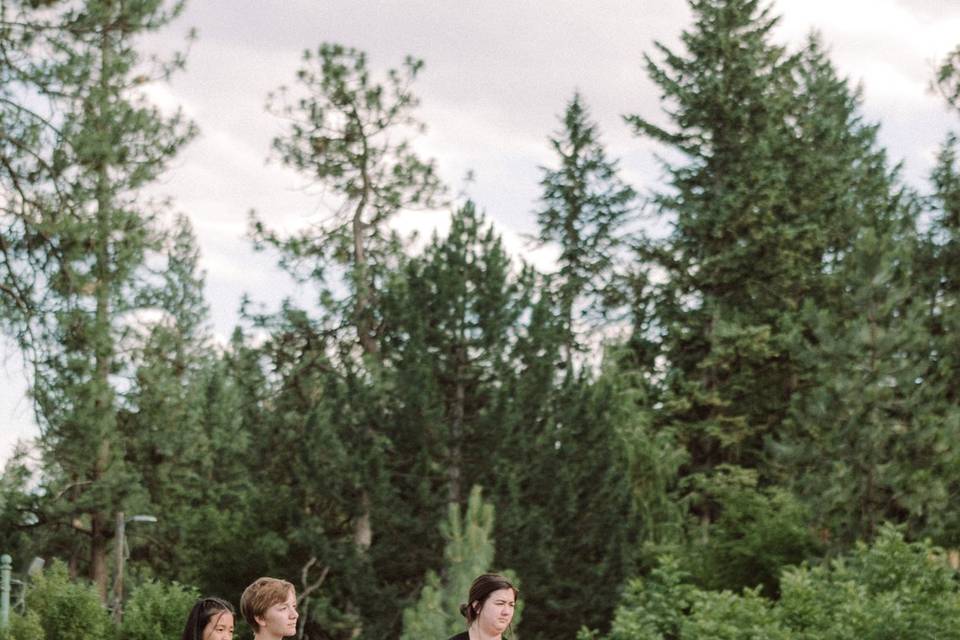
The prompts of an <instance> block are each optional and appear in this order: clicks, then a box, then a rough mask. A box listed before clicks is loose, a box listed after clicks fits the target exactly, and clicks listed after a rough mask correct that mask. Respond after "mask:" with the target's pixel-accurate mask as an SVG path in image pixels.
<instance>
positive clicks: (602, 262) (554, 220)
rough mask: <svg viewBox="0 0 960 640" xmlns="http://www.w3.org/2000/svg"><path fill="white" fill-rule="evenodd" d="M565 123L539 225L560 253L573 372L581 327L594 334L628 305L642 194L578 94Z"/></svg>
mask: <svg viewBox="0 0 960 640" xmlns="http://www.w3.org/2000/svg"><path fill="white" fill-rule="evenodd" d="M562 123H563V128H562V130H561V131H559V132H558V133H556V134H555V136H554V137H552V138H550V146H551V148H552V150H553V151H554V152H555V153H556V155H557V156H558V160H559V163H558V164H559V167H558V168H546V167H544V168H542V169H541V171H542V173H543V178H542V179H541V181H540V185H541V186H542V187H543V195H542V196H541V201H542V204H543V208H542V209H540V210H539V211H538V212H537V223H538V225H539V229H540V230H539V237H538V239H539V241H540V242H541V243H542V244H546V243H556V244H558V245H559V247H560V257H559V259H558V273H557V282H556V286H557V287H558V297H559V301H560V307H561V311H560V312H561V314H562V317H563V321H564V323H565V327H566V328H565V331H566V334H567V338H566V352H567V353H566V358H567V366H568V367H572V366H573V353H574V351H576V350H577V349H578V347H579V348H583V347H582V346H581V345H580V336H579V335H578V334H579V333H581V332H580V331H578V327H582V328H584V329H586V328H589V327H590V326H591V325H592V324H594V323H595V322H596V317H597V316H601V315H605V312H606V311H607V310H609V309H610V307H613V306H616V304H617V302H618V301H619V300H620V299H621V298H622V294H619V293H618V292H617V288H618V286H619V285H620V283H621V280H622V277H621V276H622V274H618V273H617V268H616V264H617V262H618V260H617V258H618V255H622V254H623V252H624V249H625V247H626V246H627V245H628V244H629V242H628V240H629V239H628V237H627V228H628V226H629V223H630V221H631V216H632V214H633V212H634V204H633V203H634V200H635V198H636V193H635V192H634V190H633V189H632V188H631V187H629V186H628V185H626V184H624V183H623V182H622V181H621V180H620V179H619V177H618V176H617V163H616V162H615V161H612V160H608V159H607V155H606V152H605V151H604V148H603V146H602V145H601V143H600V140H599V132H598V130H597V125H596V124H595V123H593V122H591V121H590V116H589V112H588V110H587V107H586V105H585V104H584V101H583V98H582V97H581V96H580V94H579V93H575V94H574V95H573V98H572V99H571V100H570V102H569V103H568V104H567V107H566V110H565V111H564V115H563V118H562ZM591 319H592V320H593V321H592V322H591V321H590V320H591Z"/></svg>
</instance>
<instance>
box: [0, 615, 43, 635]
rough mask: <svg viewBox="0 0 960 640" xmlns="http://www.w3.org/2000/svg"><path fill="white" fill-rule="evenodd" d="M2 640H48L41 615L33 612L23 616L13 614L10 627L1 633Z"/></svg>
mask: <svg viewBox="0 0 960 640" xmlns="http://www.w3.org/2000/svg"><path fill="white" fill-rule="evenodd" d="M0 640H46V636H45V635H44V632H43V625H41V624H40V615H39V614H38V613H37V612H36V611H32V610H31V611H27V612H26V613H25V614H23V615H20V614H19V613H16V612H12V613H11V614H10V626H9V627H8V628H7V629H5V630H3V631H0Z"/></svg>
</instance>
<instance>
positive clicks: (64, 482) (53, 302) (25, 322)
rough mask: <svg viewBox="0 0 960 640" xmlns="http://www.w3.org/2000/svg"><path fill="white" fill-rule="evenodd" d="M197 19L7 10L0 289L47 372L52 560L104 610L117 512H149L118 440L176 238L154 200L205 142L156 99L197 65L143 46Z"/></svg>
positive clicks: (97, 6) (171, 9) (17, 328)
mask: <svg viewBox="0 0 960 640" xmlns="http://www.w3.org/2000/svg"><path fill="white" fill-rule="evenodd" d="M182 6H183V5H182V3H181V2H164V1H162V0H150V1H148V2H134V3H123V2H114V1H112V0H85V1H82V2H75V3H74V2H71V3H55V4H53V5H51V6H49V7H48V6H43V7H41V6H38V5H36V4H35V3H26V4H24V3H5V4H4V16H3V18H4V23H3V26H4V31H5V36H7V37H5V38H3V45H2V46H3V49H4V53H5V55H4V56H3V57H2V59H3V62H2V64H0V66H2V70H0V81H2V83H3V86H2V89H0V92H2V95H4V96H5V98H6V99H4V100H3V102H2V111H3V113H2V115H0V118H2V120H3V122H4V130H5V136H4V139H5V141H4V143H3V144H2V146H0V156H2V162H0V165H2V166H3V170H2V171H0V180H2V181H3V185H4V193H5V194H9V197H5V198H4V206H3V209H2V211H0V216H2V224H3V225H4V234H5V235H4V237H5V243H7V242H8V243H9V244H8V245H7V246H8V250H7V254H6V255H7V258H8V259H6V260H4V261H3V264H2V270H3V272H2V274H0V280H3V281H4V282H6V283H8V284H12V288H10V289H9V290H10V291H12V292H16V293H15V295H12V296H5V300H4V304H5V305H7V304H10V303H12V304H11V309H15V310H16V312H15V313H13V314H11V315H9V316H5V318H4V320H5V322H8V323H9V328H10V329H11V330H12V331H13V332H14V334H15V335H16V336H17V337H18V339H19V342H20V346H21V347H22V348H23V350H24V351H25V353H27V354H28V361H29V362H30V363H31V365H32V372H31V373H32V374H33V375H32V387H31V395H32V398H33V400H34V401H35V409H36V413H37V416H36V417H37V421H38V423H39V425H40V429H41V438H40V439H39V445H40V448H41V452H42V455H43V463H44V464H43V477H42V480H41V482H42V488H43V495H44V496H45V499H44V500H43V501H42V504H40V505H39V506H38V510H39V511H40V512H41V513H39V514H37V518H38V520H41V521H42V522H44V523H48V524H49V525H50V527H51V528H56V533H52V534H51V537H53V536H58V537H59V531H73V532H75V533H74V537H72V539H70V537H66V536H63V537H62V538H65V539H59V540H57V541H56V544H54V545H52V546H53V547H54V548H53V549H52V551H54V552H59V553H62V554H63V555H64V556H69V557H71V560H72V561H73V562H74V563H75V564H76V565H78V566H81V567H82V570H83V571H84V572H86V573H87V574H88V575H90V576H91V577H92V578H93V580H94V583H95V584H96V586H97V589H98V591H99V593H100V595H101V597H105V596H106V591H107V560H106V555H107V546H108V541H109V540H110V538H111V537H112V536H113V532H112V523H113V517H114V514H115V513H116V512H117V511H122V510H123V509H124V505H133V504H137V503H142V500H143V493H142V491H141V486H140V483H139V482H138V478H137V477H136V475H137V473H136V469H134V468H132V467H131V466H129V465H128V464H126V463H125V460H124V456H123V452H124V449H125V447H126V445H127V444H128V443H127V442H126V441H125V438H124V437H123V434H122V433H121V430H120V429H119V428H118V421H119V414H120V413H121V412H122V411H123V409H125V408H126V407H125V403H124V401H123V396H122V390H123V388H124V387H125V383H129V381H130V376H131V375H132V369H133V367H134V363H133V362H132V361H131V357H130V356H131V354H133V353H136V350H134V349H131V348H130V347H131V341H133V336H134V333H135V330H134V325H135V319H136V318H137V316H138V315H139V314H138V312H141V311H143V310H144V309H146V308H149V307H151V306H152V304H153V302H154V301H153V300H152V298H151V296H149V295H148V294H147V292H148V291H149V290H150V289H151V286H149V285H150V283H152V282H153V281H154V280H155V274H153V273H151V272H150V269H149V263H150V260H151V258H153V257H155V256H157V255H158V252H159V250H160V249H161V245H162V242H163V239H164V233H165V229H164V228H163V225H162V224H161V223H160V220H159V215H160V213H161V211H162V204H163V203H161V202H157V201H154V200H150V199H149V198H147V197H145V196H144V194H143V192H144V190H145V189H146V188H148V187H149V186H150V185H151V184H152V183H154V182H155V181H156V180H157V178H158V177H159V176H160V175H161V174H162V172H163V171H164V170H165V169H166V167H167V166H168V165H169V163H170V161H171V160H172V159H173V157H174V156H175V155H176V153H177V151H178V149H179V148H180V147H182V146H183V145H184V144H186V142H187V141H188V140H189V139H190V138H191V137H192V136H193V134H194V128H193V126H192V125H191V124H190V123H189V122H187V120H186V119H185V118H184V116H183V114H182V113H180V112H177V113H175V114H173V115H165V114H162V113H161V112H160V111H159V109H157V108H155V107H154V106H152V105H151V104H150V103H149V102H148V101H147V99H146V95H145V93H144V88H143V85H144V83H145V82H149V81H160V80H164V79H166V78H168V77H169V76H170V74H171V73H173V72H174V71H175V70H176V69H178V68H179V67H181V66H182V57H181V56H179V55H176V54H175V55H174V56H173V57H172V58H171V59H170V60H169V61H166V62H165V61H163V60H159V59H158V60H155V61H154V60H151V61H149V62H147V61H145V60H144V57H143V56H142V55H141V53H140V51H139V50H138V49H137V47H135V46H132V43H133V42H134V41H137V40H139V39H140V38H141V37H142V36H143V34H145V33H149V32H152V31H156V30H158V29H159V28H161V27H162V26H163V25H165V24H166V23H168V22H169V21H170V20H172V19H173V18H174V17H176V16H177V15H178V14H179V12H180V11H181V10H182ZM8 11H9V12H8ZM38 114H44V115H38ZM8 124H9V129H8V127H7V125H8ZM8 130H9V132H10V136H11V137H10V138H9V140H8V139H7V137H6V132H7V131H8ZM10 141H13V142H12V143H11V142H10ZM61 527H62V528H61ZM79 531H83V532H84V534H85V535H83V536H82V537H80V536H78V535H77V533H79ZM85 547H89V552H87V549H85ZM81 558H83V559H85V558H89V564H87V565H85V566H84V565H83V564H82V563H85V562H86V561H85V560H81Z"/></svg>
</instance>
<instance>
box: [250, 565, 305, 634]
mask: <svg viewBox="0 0 960 640" xmlns="http://www.w3.org/2000/svg"><path fill="white" fill-rule="evenodd" d="M291 591H293V592H294V593H296V589H294V588H293V585H292V584H290V583H289V582H287V581H286V580H280V579H278V578H257V579H256V580H254V581H253V583H252V584H250V586H248V587H247V588H246V589H244V590H243V595H241V596H240V614H241V615H242V616H243V619H244V620H246V621H247V624H249V625H250V626H251V627H252V628H253V630H254V631H255V632H256V631H258V630H259V629H260V624H259V623H258V622H257V617H258V616H260V617H262V616H263V615H264V614H265V613H266V612H267V609H269V608H270V607H272V606H273V605H275V604H279V603H281V602H283V601H285V600H286V599H287V595H288V594H289V593H290V592H291Z"/></svg>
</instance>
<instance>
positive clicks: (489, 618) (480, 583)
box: [450, 573, 519, 640]
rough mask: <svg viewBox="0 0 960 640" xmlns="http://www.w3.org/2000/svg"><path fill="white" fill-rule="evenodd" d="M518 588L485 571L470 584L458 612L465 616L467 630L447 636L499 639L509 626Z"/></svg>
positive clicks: (455, 639) (458, 639)
mask: <svg viewBox="0 0 960 640" xmlns="http://www.w3.org/2000/svg"><path fill="white" fill-rule="evenodd" d="M518 595H519V591H518V590H517V588H516V587H515V586H513V584H511V583H510V581H509V580H507V579H506V578H505V577H504V576H501V575H499V574H496V573H485V574H483V575H481V576H477V578H476V580H474V581H473V584H472V585H470V593H469V594H468V597H467V601H466V602H465V603H464V604H462V605H460V613H461V615H463V617H464V618H466V619H467V630H466V631H464V632H463V633H458V634H457V635H455V636H453V637H452V638H450V640H502V638H503V637H504V635H503V634H504V632H505V631H507V630H508V629H510V622H511V621H512V620H513V612H514V609H515V608H516V606H517V596H518Z"/></svg>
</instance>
